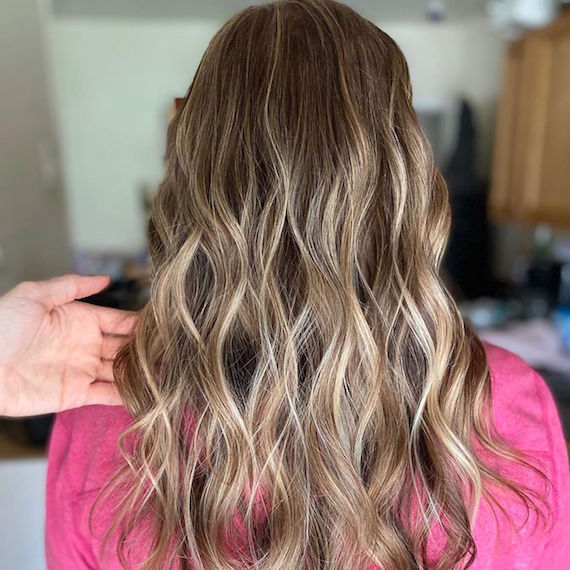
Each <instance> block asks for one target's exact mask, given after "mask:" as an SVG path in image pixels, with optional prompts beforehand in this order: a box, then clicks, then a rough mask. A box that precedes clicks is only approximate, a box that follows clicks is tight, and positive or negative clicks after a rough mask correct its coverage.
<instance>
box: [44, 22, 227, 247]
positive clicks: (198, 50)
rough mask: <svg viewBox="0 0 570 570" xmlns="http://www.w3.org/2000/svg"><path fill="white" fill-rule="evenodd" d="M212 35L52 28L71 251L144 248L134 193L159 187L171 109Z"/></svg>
mask: <svg viewBox="0 0 570 570" xmlns="http://www.w3.org/2000/svg"><path fill="white" fill-rule="evenodd" d="M217 29H218V25H217V24H216V23H215V22H209V21H206V22H200V21H186V22H183V23H175V22H156V23H154V22H146V21H140V20H139V21H133V22H125V21H100V20H97V21H88V20H66V19H60V20H58V19H55V20H53V21H52V22H51V24H50V26H49V31H50V45H51V48H52V50H51V55H52V60H53V72H54V79H55V85H56V93H57V101H58V109H59V117H60V124H61V136H62V139H63V142H64V146H63V160H64V164H65V178H66V188H67V191H68V197H69V209H70V220H71V233H72V240H73V245H74V247H76V248H85V249H91V250H105V249H111V250H116V251H120V252H127V253H129V252H130V253H132V252H136V251H137V250H139V249H140V248H142V247H143V246H144V237H145V236H144V222H143V216H142V210H141V206H140V204H141V197H140V187H141V185H142V184H145V183H156V182H157V181H158V180H159V179H160V177H161V174H162V157H163V155H164V143H165V135H166V126H167V118H168V111H169V105H170V104H171V103H172V101H173V99H174V97H176V96H183V95H184V94H185V92H186V90H187V88H188V86H189V84H190V81H191V80H192V77H193V75H194V72H195V70H196V68H197V66H198V63H199V62H200V58H201V57H202V53H203V52H204V50H205V49H206V46H207V44H208V42H209V40H210V38H211V37H212V35H213V34H214V32H215V31H216V30H217Z"/></svg>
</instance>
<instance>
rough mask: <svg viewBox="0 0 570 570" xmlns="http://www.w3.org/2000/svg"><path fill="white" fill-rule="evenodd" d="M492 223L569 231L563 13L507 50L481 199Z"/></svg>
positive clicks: (569, 121) (569, 76)
mask: <svg viewBox="0 0 570 570" xmlns="http://www.w3.org/2000/svg"><path fill="white" fill-rule="evenodd" d="M489 207H490V214H491V217H492V218H493V219H495V220H516V221H522V222H547V223H551V224H554V225H557V226H563V227H567V228H570V12H569V11H568V10H567V11H565V12H563V14H562V15H561V16H560V18H559V19H558V20H557V21H556V22H554V23H553V24H551V25H550V26H548V27H547V28H544V29H542V30H538V31H534V32H530V33H528V34H527V35H526V36H524V37H523V38H521V39H520V40H518V41H517V42H514V43H512V44H511V45H510V46H509V49H508V51H507V54H506V57H505V63H504V71H503V87H502V94H501V99H500V102H499V108H498V114H497V131H496V137H495V150H494V160H493V177H492V185H491V194H490V199H489Z"/></svg>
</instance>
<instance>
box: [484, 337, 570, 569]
mask: <svg viewBox="0 0 570 570" xmlns="http://www.w3.org/2000/svg"><path fill="white" fill-rule="evenodd" d="M484 346H485V351H486V354H487V361H488V365H489V370H490V376H491V393H492V409H493V420H494V423H495V426H496V428H497V431H498V432H499V434H500V435H501V436H502V437H503V438H504V439H505V440H506V441H507V443H509V444H511V445H512V446H514V447H515V448H517V449H518V450H520V451H523V452H525V453H526V454H527V456H528V457H529V458H530V459H531V460H532V463H533V464H534V465H535V466H537V467H538V468H539V470H540V472H541V473H542V474H543V475H545V476H546V478H547V480H548V482H547V483H546V485H545V484H544V480H543V479H542V478H541V477H540V476H538V475H537V474H533V473H532V472H529V471H528V470H526V469H524V468H521V469H518V468H515V469H514V470H513V468H512V466H510V465H507V464H505V465H503V466H502V467H504V468H505V469H504V470H503V469H501V471H503V472H504V474H505V475H508V476H509V477H510V478H512V480H514V481H515V482H518V483H523V484H525V486H527V487H528V488H530V489H532V490H534V491H536V492H538V493H539V494H541V495H543V496H544V498H545V500H546V503H547V505H548V508H549V509H550V513H545V514H546V515H547V518H548V520H549V524H548V525H547V527H546V528H543V529H542V530H541V531H538V532H533V531H532V529H531V527H532V526H533V525H526V527H524V528H523V530H522V531H521V533H520V535H519V538H516V537H515V535H513V536H512V537H510V535H509V533H505V532H503V541H504V542H505V544H510V546H509V548H507V549H506V550H505V551H504V552H503V554H505V555H507V556H511V557H513V558H514V559H517V560H518V559H519V558H520V557H523V558H525V560H526V563H528V566H525V568H526V567H528V568H539V567H540V568H546V567H547V566H548V567H549V568H551V570H558V569H561V568H566V567H567V566H566V564H567V557H568V556H569V555H570V539H569V538H568V536H570V534H569V533H570V470H569V465H568V451H567V446H566V441H565V437H564V433H563V430H562V425H561V422H560V417H559V414H558V410H557V406H556V403H555V401H554V398H553V396H552V393H551V391H550V389H549V387H548V385H547V384H546V382H545V380H544V379H543V378H542V376H541V375H540V374H539V373H538V372H536V371H535V370H534V369H533V368H532V367H530V366H529V365H528V364H527V363H526V362H525V361H524V360H523V359H521V358H519V357H518V356H516V355H514V354H513V353H511V352H509V351H507V350H504V349H502V348H499V347H497V346H494V345H491V344H488V343H484ZM483 511H485V514H483V513H481V516H482V520H480V521H479V522H480V523H481V524H479V525H478V527H476V533H475V535H476V539H478V540H477V542H478V545H479V546H481V550H482V553H485V554H484V555H483V557H482V559H480V561H481V560H487V561H488V560H491V559H493V556H492V555H491V552H486V549H487V546H488V544H490V543H492V541H490V540H489V538H490V537H491V534H492V532H491V530H490V529H492V527H493V525H492V519H493V516H494V515H491V514H490V511H489V512H487V509H483ZM507 511H508V512H509V514H510V515H512V516H513V518H514V520H517V519H518V521H519V522H520V523H521V524H523V525H524V521H525V520H526V518H527V515H528V514H529V513H527V512H525V511H524V509H521V508H519V507H518V506H517V505H515V503H513V504H510V505H508V507H507ZM531 515H533V513H531ZM531 518H534V516H531ZM490 533H491V534H490ZM509 537H510V538H509ZM521 539H522V540H521ZM485 555H486V556H485ZM499 556H500V555H499ZM513 558H511V562H512V560H513ZM505 563H506V559H505ZM543 563H544V565H542V564H543ZM481 567H482V568H487V567H488V568H495V567H497V566H492V565H491V566H486V565H485V564H482V565H481ZM511 567H518V566H516V565H515V566H511Z"/></svg>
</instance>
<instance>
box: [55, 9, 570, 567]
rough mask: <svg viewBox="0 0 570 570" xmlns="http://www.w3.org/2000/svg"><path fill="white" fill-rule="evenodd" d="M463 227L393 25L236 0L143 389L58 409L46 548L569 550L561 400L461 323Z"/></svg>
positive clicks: (403, 553) (396, 559) (168, 254)
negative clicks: (452, 236)
mask: <svg viewBox="0 0 570 570" xmlns="http://www.w3.org/2000/svg"><path fill="white" fill-rule="evenodd" d="M448 230H449V209H448V202H447V191H446V187H445V184H444V182H443V180H442V178H441V175H440V174H439V172H438V171H437V170H436V168H435V167H434V164H433V160H432V157H431V154H430V149H429V147H428V144H427V142H426V140H425V138H424V136H423V134H422V131H421V129H420V127H419V125H418V121H417V118H416V115H415V113H414V110H413V107H412V93H411V88H410V80H409V76H408V70H407V66H406V62H405V60H404V57H403V55H402V53H401V52H400V50H399V49H398V47H397V46H396V44H395V43H394V41H393V40H392V39H391V38H389V37H388V36H387V35H386V34H384V33H383V32H382V31H380V30H379V29H378V28H376V27H375V26H374V25H373V24H371V23H370V22H368V21H367V20H365V19H363V18H361V17H360V16H358V15H357V14H356V13H355V12H353V11H352V10H350V9H349V8H347V7H346V6H343V5H342V4H338V3H335V2H332V1H328V0H284V1H280V2H276V3H273V4H268V5H264V6H258V7H250V8H248V9H247V10H244V11H243V12H241V13H239V14H237V15H236V16H234V17H233V18H232V19H231V20H230V21H229V22H227V23H226V24H225V25H224V26H223V27H222V29H221V30H220V31H219V32H218V33H217V34H216V35H215V37H214V38H213V40H212V41H211V43H210V45H209V47H208V49H207V50H206V53H205V54H204V57H203V59H202V61H201V63H200V66H199V68H198V70H197V73H196V75H195V78H194V80H193V82H192V85H191V86H190V89H189V91H188V94H187V96H186V100H185V103H184V106H183V108H182V109H181V110H180V111H179V112H178V114H177V115H176V117H175V118H174V119H173V121H172V123H171V125H170V127H169V132H168V141H167V166H166V174H165V177H164V180H163V182H162V184H161V188H160V190H159V193H158V195H157V197H156V200H155V203H154V209H153V213H152V217H151V220H150V224H149V232H148V238H149V245H150V254H151V258H152V265H153V280H152V294H151V299H150V302H149V303H148V305H147V306H146V307H145V308H144V309H143V311H142V312H141V314H140V315H139V317H138V321H137V325H136V331H135V332H134V334H133V336H132V339H131V340H130V342H129V343H128V344H127V345H126V346H125V347H124V348H123V349H121V351H120V353H119V354H118V355H117V359H116V364H115V376H116V380H117V383H118V387H119V391H120V393H121V396H122V399H123V401H124V404H125V408H126V409H125V410H123V409H120V408H111V407H104V406H92V407H89V408H84V409H81V410H78V411H68V412H65V413H62V414H60V415H59V417H58V420H57V423H56V426H55V429H54V433H53V438H52V442H51V448H50V464H49V474H48V500H47V556H48V562H49V567H50V568H62V569H67V568H69V569H71V568H73V569H78V568H105V569H114V568H119V567H121V564H123V565H124V566H126V567H132V568H159V569H163V568H171V567H175V568H211V569H225V568H246V567H255V568H260V569H261V568H263V569H272V570H277V569H284V568H287V569H320V568H326V569H329V568H335V569H336V568H343V569H344V568H346V569H354V568H370V569H372V568H383V569H398V570H399V569H402V570H409V569H412V568H436V569H444V568H446V569H447V568H463V567H467V566H468V565H469V564H472V566H471V567H472V568H496V569H503V568H523V567H524V568H549V569H550V570H553V569H561V568H562V567H563V564H564V563H565V561H566V560H567V557H568V556H569V555H570V548H569V547H568V544H567V542H566V535H565V533H566V532H568V525H569V517H570V509H569V505H568V498H569V496H570V493H569V476H568V458H567V455H566V449H565V445H564V440H563V437H562V432H561V427H560V422H559V420H558V417H557V415H556V409H555V406H554V403H553V400H552V397H551V395H550V393H549V391H548V389H547V388H546V386H545V384H544V382H543V380H542V379H541V378H540V377H539V376H538V375H537V374H536V373H535V372H534V371H532V370H531V369H530V368H528V367H527V366H526V365H525V364H524V363H523V362H522V361H521V360H519V359H518V358H516V357H515V356H513V355H511V354H509V353H507V352H505V351H503V350H500V349H498V348H495V347H492V346H483V345H482V344H481V343H480V342H479V340H478V339H477V338H476V337H475V336H474V335H473V334H472V332H471V331H470V330H469V329H468V328H467V327H466V326H465V325H464V323H463V321H462V320H461V317H460V315H459V313H458V311H457V308H456V306H455V304H454V302H453V300H452V299H451V298H450V295H449V294H448V292H447V290H446V288H445V287H444V285H443V284H442V282H441V279H440V277H439V276H438V268H439V264H440V261H441V257H442V254H443V251H444V248H445V245H446V240H447V235H448ZM118 441H119V443H120V449H119V446H118V445H117V442H118Z"/></svg>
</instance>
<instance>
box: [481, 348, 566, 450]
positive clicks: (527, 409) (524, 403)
mask: <svg viewBox="0 0 570 570" xmlns="http://www.w3.org/2000/svg"><path fill="white" fill-rule="evenodd" d="M483 345H484V347H485V352H486V354H487V362H488V365H489V372H490V376H491V394H492V406H493V419H494V421H495V424H496V426H497V429H498V430H499V433H500V434H501V435H503V436H504V437H506V438H507V439H508V440H509V441H510V442H512V443H517V442H518V443H520V444H521V446H522V447H524V448H527V449H529V450H533V449H534V450H537V451H538V450H543V451H548V452H550V451H552V449H551V448H552V446H553V445H554V443H555V441H554V440H555V439H557V440H560V439H562V440H563V436H562V427H561V425H560V419H559V416H558V410H557V407H556V404H555V402H554V398H553V396H552V393H551V392H550V389H549V387H548V385H547V384H546V382H545V380H544V379H543V377H542V376H541V375H540V374H539V373H538V372H536V370H534V369H533V368H532V367H531V366H529V365H528V364H527V363H526V362H525V361H524V360H523V359H522V358H520V357H518V356H516V355H515V354H513V353H512V352H509V351H508V350H505V349H503V348H500V347H498V346H495V345H492V344H489V343H483ZM557 443H560V441H558V442H557ZM562 443H564V442H562Z"/></svg>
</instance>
